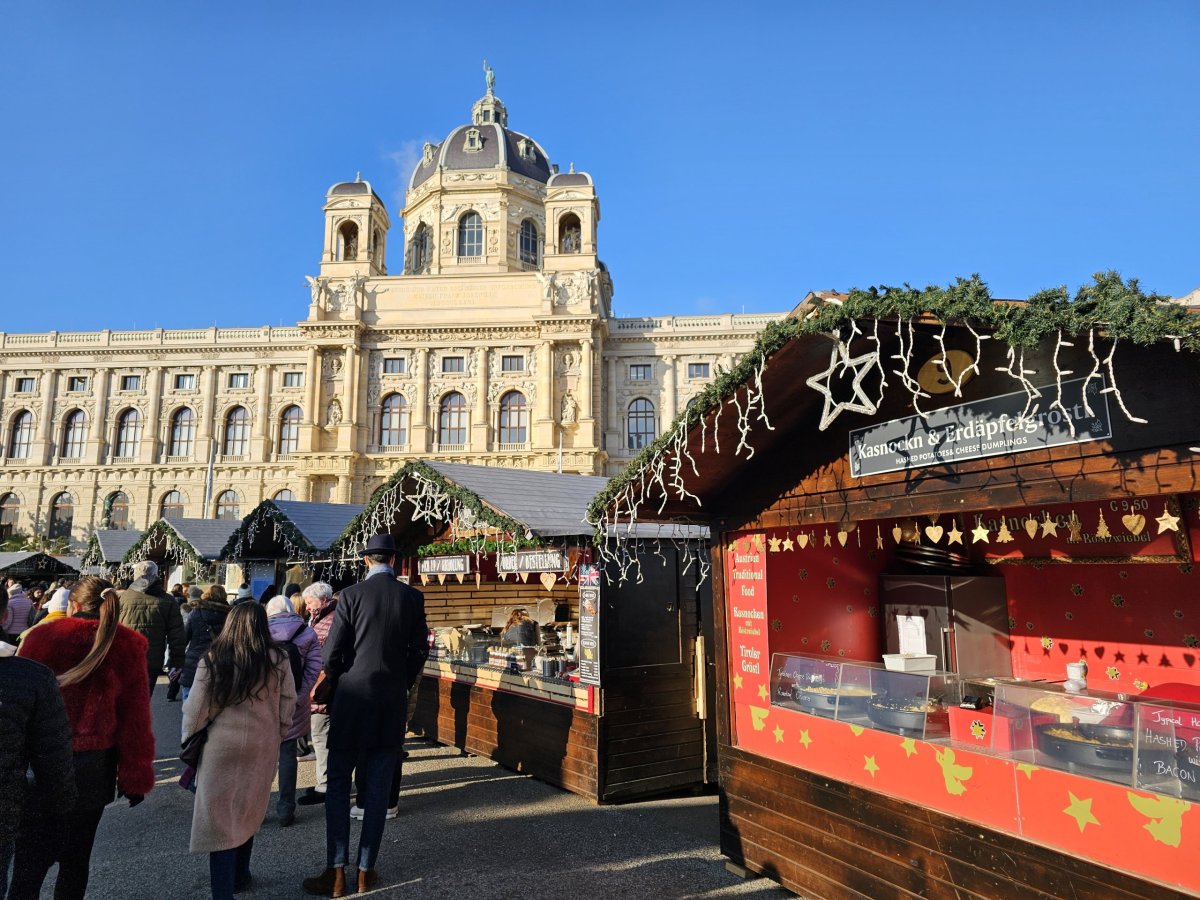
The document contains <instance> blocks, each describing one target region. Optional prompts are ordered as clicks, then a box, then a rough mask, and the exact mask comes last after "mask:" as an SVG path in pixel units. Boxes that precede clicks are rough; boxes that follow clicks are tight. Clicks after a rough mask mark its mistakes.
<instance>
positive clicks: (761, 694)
mask: <svg viewBox="0 0 1200 900" xmlns="http://www.w3.org/2000/svg"><path fill="white" fill-rule="evenodd" d="M767 696H768V694H767V686H766V685H765V684H760V685H759V686H758V698H759V699H760V700H766V699H767Z"/></svg>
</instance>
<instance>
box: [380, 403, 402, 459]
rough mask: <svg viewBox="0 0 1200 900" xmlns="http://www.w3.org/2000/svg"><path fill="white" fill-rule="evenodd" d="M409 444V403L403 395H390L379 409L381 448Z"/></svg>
mask: <svg viewBox="0 0 1200 900" xmlns="http://www.w3.org/2000/svg"><path fill="white" fill-rule="evenodd" d="M406 443H408V401H407V400H405V399H404V395H403V394H388V395H387V396H386V397H384V398H383V403H382V404H380V407H379V446H381V447H403V446H404V445H405V444H406Z"/></svg>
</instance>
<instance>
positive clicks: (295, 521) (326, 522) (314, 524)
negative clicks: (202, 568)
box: [221, 500, 363, 559]
mask: <svg viewBox="0 0 1200 900" xmlns="http://www.w3.org/2000/svg"><path fill="white" fill-rule="evenodd" d="M362 511H363V507H362V505H361V504H357V503H311V502H307V501H304V500H264V501H263V502H262V503H260V504H258V506H256V507H254V509H252V510H251V511H250V513H249V515H247V516H246V517H245V518H244V519H242V521H241V522H240V523H239V524H238V527H237V528H236V529H234V531H233V533H232V534H230V535H229V537H228V539H227V540H226V542H225V544H224V547H223V549H222V552H221V556H222V558H224V559H233V558H237V557H241V558H252V557H253V554H254V553H256V552H258V551H259V550H260V548H259V547H258V546H257V541H255V542H254V544H255V545H254V546H244V541H243V538H244V537H245V536H246V535H247V532H248V531H249V530H250V527H251V525H252V524H253V523H255V522H263V521H271V522H274V523H276V524H278V525H281V526H284V527H285V528H287V527H288V526H290V527H291V528H293V529H295V531H296V532H297V534H295V535H289V537H290V538H291V543H292V544H294V545H296V549H297V550H299V551H301V552H303V553H310V554H319V553H325V552H327V551H328V550H329V548H330V547H332V546H333V544H334V543H335V542H336V541H337V539H338V538H339V537H340V536H341V534H342V532H343V531H345V530H346V526H347V525H349V524H350V522H351V520H352V519H354V517H355V516H357V515H358V514H359V513H361V512H362ZM297 536H298V537H299V538H300V540H299V541H297V540H296V539H295V538H296V537H297ZM268 537H269V539H270V543H272V544H274V543H275V541H274V535H273V533H272V534H270V535H268ZM239 548H240V549H239ZM274 549H275V552H278V550H277V548H274ZM264 552H266V551H264ZM247 554H249V556H248V555H247Z"/></svg>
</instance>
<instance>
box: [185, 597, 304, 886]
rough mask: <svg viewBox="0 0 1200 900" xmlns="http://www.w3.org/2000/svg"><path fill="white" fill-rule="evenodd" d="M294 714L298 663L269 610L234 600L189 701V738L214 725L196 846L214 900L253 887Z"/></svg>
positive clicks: (196, 815) (199, 793)
mask: <svg viewBox="0 0 1200 900" xmlns="http://www.w3.org/2000/svg"><path fill="white" fill-rule="evenodd" d="M295 712H296V683H295V680H294V679H293V676H292V667H291V663H290V662H289V659H288V654H287V653H286V652H284V651H283V650H282V649H281V648H280V647H279V646H278V645H277V644H276V643H275V642H274V641H273V640H272V639H271V631H270V626H269V625H268V624H267V611H266V610H265V609H264V608H263V607H262V606H260V605H259V604H257V603H238V604H236V605H234V606H233V608H232V609H230V611H229V614H228V616H227V617H226V619H225V627H224V628H223V629H222V630H221V633H220V634H218V635H217V636H216V638H214V639H213V642H212V644H211V646H209V648H208V651H207V652H206V653H205V654H204V657H203V658H202V659H201V660H200V664H199V666H197V667H196V677H195V680H194V681H193V682H192V689H191V691H190V692H189V693H188V697H187V700H185V701H184V703H183V738H184V740H185V741H186V740H187V739H188V738H189V737H190V736H191V735H193V734H195V733H196V732H198V731H200V729H202V728H204V726H205V725H208V738H207V740H206V741H205V744H204V752H203V755H202V756H201V758H200V768H199V771H198V773H197V776H196V805H195V808H194V809H193V811H192V839H191V847H190V850H191V852H192V853H207V854H208V873H209V882H210V885H211V888H212V896H213V900H232V897H233V895H234V894H235V893H237V892H239V891H242V890H245V889H246V888H247V887H249V885H250V853H251V850H252V849H253V846H254V835H255V833H256V832H257V831H258V829H259V828H260V827H261V826H262V823H263V820H264V819H265V818H266V816H267V807H268V805H269V804H270V801H271V786H272V784H273V782H274V781H275V765H276V763H277V762H278V760H279V745H280V743H281V742H282V741H283V740H284V739H285V738H286V737H287V735H288V731H289V729H290V728H291V727H292V720H293V716H294V715H295Z"/></svg>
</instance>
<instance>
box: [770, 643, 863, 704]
mask: <svg viewBox="0 0 1200 900" xmlns="http://www.w3.org/2000/svg"><path fill="white" fill-rule="evenodd" d="M842 668H843V667H842V664H841V663H840V662H835V661H834V660H831V659H819V658H816V657H811V656H802V655H800V654H797V653H776V654H774V655H773V656H772V657H771V702H772V704H774V705H775V706H783V707H788V708H790V709H798V710H800V711H801V712H806V713H810V714H812V715H816V716H826V717H828V718H831V719H832V718H834V717H836V716H837V714H838V710H839V707H840V709H841V712H842V716H843V717H845V716H848V715H855V714H861V713H862V712H863V711H864V710H865V708H866V702H867V698H868V697H870V696H871V688H870V682H869V680H867V681H866V682H865V683H856V682H855V681H854V680H853V679H851V680H850V681H846V682H843V677H842Z"/></svg>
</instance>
